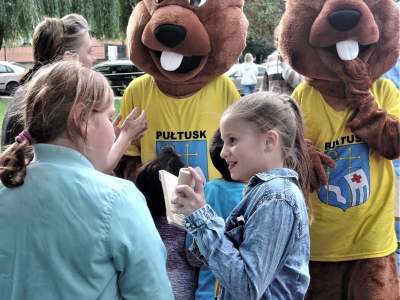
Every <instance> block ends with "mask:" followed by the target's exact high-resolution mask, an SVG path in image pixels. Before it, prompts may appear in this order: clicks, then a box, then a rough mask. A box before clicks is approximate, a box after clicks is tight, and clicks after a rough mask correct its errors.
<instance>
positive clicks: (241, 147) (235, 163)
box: [220, 115, 270, 182]
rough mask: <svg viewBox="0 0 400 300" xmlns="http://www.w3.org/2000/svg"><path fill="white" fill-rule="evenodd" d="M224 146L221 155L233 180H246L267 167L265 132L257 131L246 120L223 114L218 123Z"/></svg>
mask: <svg viewBox="0 0 400 300" xmlns="http://www.w3.org/2000/svg"><path fill="white" fill-rule="evenodd" d="M220 130H221V137H222V140H223V141H224V147H223V148H222V151H221V157H222V158H223V159H225V161H226V162H227V163H228V168H229V172H230V173H231V177H232V179H234V180H238V181H242V182H247V181H248V180H249V179H250V178H251V177H252V176H253V175H255V174H256V173H258V172H261V171H265V170H267V169H269V159H270V157H269V154H268V151H267V150H268V149H267V148H268V147H267V146H266V142H267V134H266V133H259V132H257V131H256V130H255V129H254V128H253V127H251V126H250V125H249V124H248V123H247V122H246V121H244V120H242V119H239V118H234V117H231V116H230V115H226V116H223V117H222V119H221V124H220Z"/></svg>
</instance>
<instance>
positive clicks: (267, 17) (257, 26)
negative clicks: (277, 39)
mask: <svg viewBox="0 0 400 300" xmlns="http://www.w3.org/2000/svg"><path fill="white" fill-rule="evenodd" d="M284 10H285V0H246V1H245V5H244V12H245V15H246V17H247V19H248V20H249V30H248V34H247V46H246V49H245V52H250V53H252V54H253V55H255V56H256V58H257V62H262V60H263V59H264V58H266V57H267V55H268V54H269V53H271V52H272V50H273V49H274V48H275V46H274V38H273V35H274V30H275V27H276V26H277V25H278V23H279V21H280V19H281V17H282V15H283V12H284Z"/></svg>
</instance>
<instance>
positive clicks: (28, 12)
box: [0, 0, 285, 62]
mask: <svg viewBox="0 0 400 300" xmlns="http://www.w3.org/2000/svg"><path fill="white" fill-rule="evenodd" d="M139 1H140V0H0V49H1V46H2V42H3V41H8V42H13V41H16V40H21V39H24V40H29V39H30V37H31V36H32V33H33V30H34V28H35V26H36V25H37V24H38V23H39V22H40V21H41V20H42V19H43V17H44V16H50V17H62V16H64V15H66V14H69V13H78V14H81V15H83V16H84V17H85V18H86V19H87V20H88V22H89V24H90V26H91V34H92V35H93V36H94V37H96V38H99V39H105V38H110V39H114V38H115V39H124V38H125V33H126V27H127V24H128V20H129V16H130V14H131V12H132V7H133V6H135V5H136V4H137V3H138V2H139ZM212 1H219V0H212ZM284 9H285V0H246V1H245V7H244V11H245V14H246V16H247V18H248V20H249V24H250V25H249V31H248V36H247V47H246V49H245V52H251V53H253V54H254V55H255V56H256V57H257V61H258V62H261V61H262V59H264V58H266V56H267V55H268V54H269V53H270V52H271V51H272V50H273V48H274V43H273V32H274V29H275V27H276V25H277V24H278V23H279V20H280V18H281V16H282V14H283V11H284Z"/></svg>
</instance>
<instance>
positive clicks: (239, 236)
mask: <svg viewBox="0 0 400 300" xmlns="http://www.w3.org/2000/svg"><path fill="white" fill-rule="evenodd" d="M297 176H298V175H297V173H296V172H294V171H293V170H290V169H284V168H283V169H273V170H271V171H269V172H263V173H259V174H257V175H256V176H254V177H252V178H251V179H250V181H249V184H248V187H247V189H246V191H245V195H244V198H243V200H242V201H241V202H240V203H239V204H238V206H236V208H235V209H234V210H233V211H232V213H231V215H230V216H229V218H228V219H227V221H226V224H225V222H224V220H223V219H222V218H220V217H218V216H217V215H216V214H215V212H214V210H213V209H212V208H211V207H210V206H209V205H206V206H205V207H203V208H201V209H198V210H196V211H195V212H194V213H192V214H191V215H189V216H187V217H186V218H185V227H186V229H187V230H188V231H189V232H190V233H191V234H192V235H193V237H194V239H195V243H194V244H193V245H192V246H194V247H192V249H191V250H192V251H193V253H194V254H195V255H197V257H198V258H199V259H202V260H203V261H204V262H206V263H207V264H208V265H209V267H210V269H211V270H212V272H213V274H214V275H215V277H216V278H217V279H218V280H220V282H221V284H222V287H223V288H222V290H221V292H220V294H219V299H222V300H228V299H229V300H230V299H246V300H253V299H257V300H258V299H262V300H266V299H274V300H277V299H282V300H287V299H291V300H300V299H304V295H305V293H306V291H307V288H308V285H309V282H310V275H309V270H308V263H309V256H310V236H309V228H308V217H307V208H306V204H305V201H304V197H303V194H302V192H301V191H300V189H299V187H298V186H297V184H296V182H297Z"/></svg>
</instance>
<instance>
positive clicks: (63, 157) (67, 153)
mask: <svg viewBox="0 0 400 300" xmlns="http://www.w3.org/2000/svg"><path fill="white" fill-rule="evenodd" d="M33 151H34V154H35V155H34V160H33V161H32V162H33V163H37V162H47V163H55V164H62V165H67V166H72V165H74V166H81V167H88V168H94V166H93V165H92V163H91V162H90V161H89V160H88V159H87V158H86V157H85V156H84V155H83V154H81V153H80V152H78V151H76V150H74V149H72V148H68V147H63V146H58V145H53V144H34V145H33Z"/></svg>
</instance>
